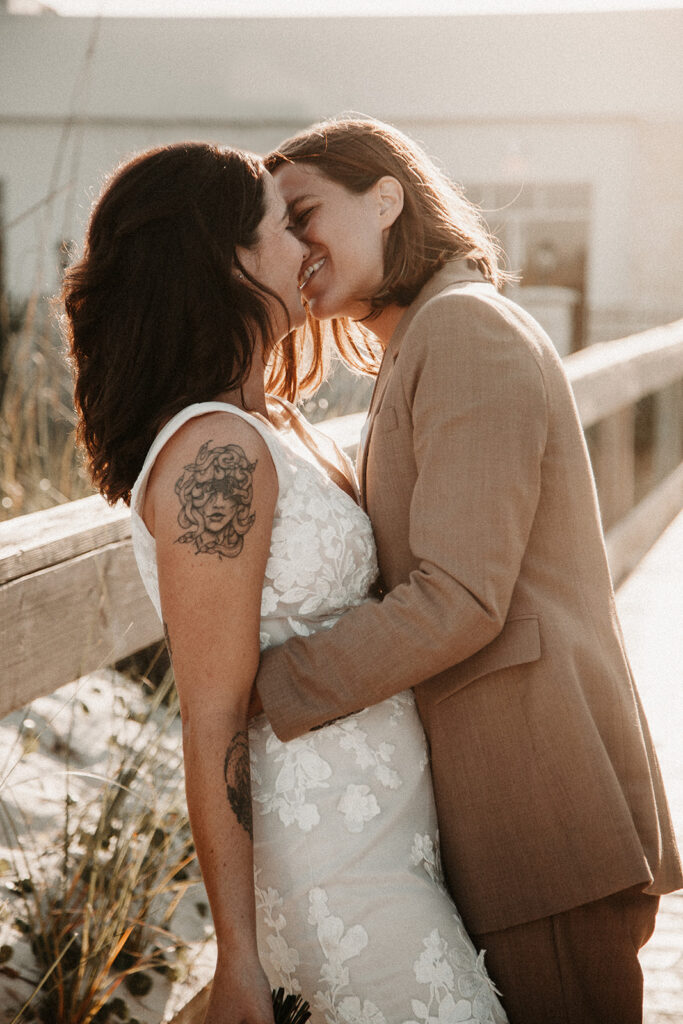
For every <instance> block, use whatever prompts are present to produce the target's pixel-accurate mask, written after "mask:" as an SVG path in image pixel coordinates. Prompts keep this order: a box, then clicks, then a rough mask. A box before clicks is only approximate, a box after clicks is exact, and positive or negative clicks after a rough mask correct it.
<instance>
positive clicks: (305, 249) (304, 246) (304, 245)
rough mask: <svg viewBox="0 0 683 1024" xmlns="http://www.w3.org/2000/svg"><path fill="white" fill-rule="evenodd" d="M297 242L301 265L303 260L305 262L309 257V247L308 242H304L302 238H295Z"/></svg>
mask: <svg viewBox="0 0 683 1024" xmlns="http://www.w3.org/2000/svg"><path fill="white" fill-rule="evenodd" d="M297 241H298V243H299V248H300V249H301V262H302V263H303V262H304V260H307V259H308V257H309V256H310V255H311V247H310V246H309V244H308V242H305V241H304V240H303V238H299V237H297Z"/></svg>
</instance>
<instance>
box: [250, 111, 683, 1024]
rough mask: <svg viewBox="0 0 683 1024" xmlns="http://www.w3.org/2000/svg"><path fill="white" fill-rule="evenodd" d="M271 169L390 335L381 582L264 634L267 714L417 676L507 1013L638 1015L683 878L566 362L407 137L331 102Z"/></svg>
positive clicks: (450, 833)
mask: <svg viewBox="0 0 683 1024" xmlns="http://www.w3.org/2000/svg"><path fill="white" fill-rule="evenodd" d="M269 166H270V169H271V171H272V172H273V173H274V177H275V180H276V182H277V184H278V186H279V188H280V190H281V193H282V195H283V196H284V197H285V199H286V201H287V203H288V205H289V208H290V213H291V216H292V218H293V221H294V224H295V230H296V232H297V233H298V236H299V238H300V239H301V240H302V241H303V242H304V243H305V244H306V246H307V247H308V250H309V252H310V255H309V257H308V259H307V260H306V261H305V265H304V269H303V273H302V277H301V287H302V294H303V296H304V297H305V299H306V301H307V304H308V310H309V313H310V314H312V316H313V317H314V318H316V319H317V320H325V321H327V320H332V321H333V323H334V324H335V326H336V329H337V336H338V337H340V336H341V335H340V334H339V330H340V329H341V330H343V328H344V325H345V324H346V325H348V324H349V322H350V321H362V323H363V326H364V329H365V330H366V332H369V333H370V335H371V336H373V337H374V339H376V340H377V341H378V342H379V345H380V346H381V349H382V350H383V358H382V360H381V367H380V368H379V374H378V378H377V383H376V387H375V392H374V395H373V399H372V404H371V408H370V415H369V420H368V424H367V428H366V436H365V438H364V444H363V445H362V446H361V451H360V455H359V464H358V472H359V478H360V481H361V486H362V494H363V502H364V506H365V508H366V509H367V511H368V512H369V515H370V518H371V521H372V525H373V529H374V533H375V537H376V541H377V549H378V558H379V565H380V569H381V572H382V576H383V579H384V583H385V585H386V595H385V597H384V599H383V600H382V602H381V603H366V604H363V605H362V606H361V607H358V608H354V609H352V610H350V611H348V612H347V613H346V614H345V615H344V616H343V617H342V618H341V619H340V621H339V622H337V623H336V625H334V626H333V628H331V629H330V630H328V631H325V632H320V633H318V634H316V635H314V636H310V637H297V638H294V639H291V640H290V641H288V642H287V643H286V644H284V645H283V646H282V647H280V648H275V649H272V650H271V651H269V652H267V653H266V654H265V655H264V656H263V661H262V667H261V670H260V673H259V676H258V679H257V686H258V693H259V696H260V698H261V700H262V703H263V706H264V708H265V711H266V713H267V715H268V718H269V720H270V722H271V725H272V726H273V728H274V730H275V732H276V733H277V735H278V736H279V737H280V738H281V739H283V740H289V739H291V738H293V737H296V736H299V735H301V734H303V733H305V732H307V731H308V730H311V729H314V728H315V727H316V726H319V725H320V724H321V723H324V722H327V721H329V720H331V719H334V718H337V717H340V716H344V715H347V714H349V713H351V712H354V711H357V710H358V709H360V708H362V707H365V706H368V705H371V704H375V703H377V702H379V701H382V700H384V699H385V698H387V697H389V696H391V695H393V694H396V693H398V692H399V691H402V690H404V689H405V688H406V687H411V686H412V687H415V688H416V689H415V693H416V698H417V702H418V707H419V710H420V714H421V717H422V719H423V723H424V726H425V729H426V732H427V735H428V738H429V742H430V746H431V758H432V773H433V779H434V788H435V793H436V801H437V810H438V817H439V824H440V832H441V844H442V855H443V859H444V866H445V870H446V874H447V878H448V882H449V885H450V888H451V891H452V893H453V895H454V897H455V900H456V902H457V905H458V907H459V908H460V910H461V912H462V914H463V917H464V920H465V923H466V925H467V927H468V929H469V931H470V933H471V934H472V935H473V937H474V940H475V942H476V943H477V944H478V945H479V946H480V947H483V948H485V949H486V950H487V963H488V965H489V968H490V970H491V972H492V975H493V976H494V977H495V978H496V981H497V984H498V986H499V987H500V989H501V991H502V993H503V996H504V1000H505V1005H506V1008H507V1012H508V1015H509V1018H510V1021H511V1022H512V1024H549V1022H551V1021H552V1022H553V1024H556V1022H567V1024H569V1022H572V1024H578V1022H579V1021H580V1022H581V1024H591V1022H594V1024H609V1022H614V1024H635V1022H637V1021H640V1020H641V1018H642V974H641V970H640V966H639V963H638V949H639V948H640V947H641V946H642V945H643V944H644V943H645V942H646V941H647V939H648V938H649V936H650V935H651V933H652V930H653V928H654V920H655V914H656V910H657V905H658V897H659V895H660V894H662V893H666V892H669V891H671V890H673V889H675V888H677V887H678V886H680V885H681V883H682V881H683V879H682V875H681V868H680V863H679V860H678V855H677V851H676V846H675V841H674V837H673V831H672V827H671V822H670V819H669V813H668V809H667V804H666V798H665V795H664V791H663V787H662V780H661V777H660V772H659V767H658V764H657V759H656V755H655V753H654V750H653V747H652V743H651V740H650V735H649V732H648V727H647V723H646V721H645V718H644V716H643V712H642V708H641V705H640V701H639V698H638V694H637V691H636V689H635V685H634V682H633V679H632V676H631V672H630V669H629V665H628V661H627V657H626V654H625V652H624V648H623V642H622V636H621V632H620V628H619V623H618V621H617V616H616V611H615V605H614V595H613V590H612V585H611V581H610V575H609V570H608V566H607V561H606V557H605V549H604V543H603V537H602V532H601V527H600V518H599V512H598V506H597V501H596V495H595V489H594V484H593V478H592V474H591V469H590V464H589V459H588V454H587V451H586V446H585V443H584V439H583V434H582V430H581V426H580V423H579V419H578V416H577V412H576V408H575V405H574V401H573V397H572V393H571V389H570V386H569V384H568V382H567V379H566V376H565V374H564V372H563V368H562V364H561V361H560V359H559V358H558V356H557V354H556V352H555V350H554V348H553V345H552V344H551V342H550V341H549V339H548V338H547V336H546V335H545V334H544V332H543V331H542V330H541V328H540V327H539V326H538V324H537V323H535V321H534V320H533V319H532V318H531V317H530V316H529V315H528V314H527V313H525V312H524V311H523V310H522V309H521V308H520V307H519V306H517V305H515V303H513V302H511V301H509V300H508V299H506V298H504V297H503V296H501V294H500V293H499V291H498V288H499V286H500V285H501V283H502V281H503V276H504V275H502V274H501V272H500V270H499V268H498V265H497V261H496V248H495V245H494V243H493V242H492V240H491V239H490V238H489V237H488V236H487V234H486V232H485V231H484V229H483V227H482V225H481V222H480V220H479V218H478V216H477V213H476V211H475V210H474V208H473V207H472V206H471V205H470V204H469V203H468V202H467V201H466V200H465V199H464V198H463V197H462V195H461V194H460V193H459V192H458V191H457V190H455V189H454V188H453V187H452V186H451V184H450V183H449V182H448V181H447V180H446V179H445V178H444V177H443V176H442V175H441V174H440V173H439V172H438V171H437V169H436V168H435V167H434V166H433V165H432V164H431V162H430V161H429V160H428V159H427V158H426V157H425V155H424V154H423V153H422V151H421V150H420V149H419V148H418V147H417V146H415V145H414V144H413V143H412V142H411V141H410V140H408V139H406V138H405V137H404V136H403V135H402V134H401V133H399V132H397V131H396V130H394V129H393V128H391V127H389V126H387V125H384V124H381V123H379V122H376V121H367V120H350V119H346V120H337V121H332V122H328V123H325V124H323V125H318V126H316V127H314V128H312V129H310V130H307V131H305V132H302V133H301V134H300V135H298V136H296V137H295V138H293V139H290V140H288V141H287V142H286V143H285V144H284V145H283V146H282V147H281V150H280V151H279V152H277V153H275V154H273V155H272V156H271V157H270V159H269ZM368 204H370V206H372V209H373V211H374V214H378V216H374V215H373V216H367V213H368V210H369V208H370V206H369V205H368ZM378 224H379V225H380V227H379V228H378ZM347 351H348V346H347ZM425 680H426V681H425Z"/></svg>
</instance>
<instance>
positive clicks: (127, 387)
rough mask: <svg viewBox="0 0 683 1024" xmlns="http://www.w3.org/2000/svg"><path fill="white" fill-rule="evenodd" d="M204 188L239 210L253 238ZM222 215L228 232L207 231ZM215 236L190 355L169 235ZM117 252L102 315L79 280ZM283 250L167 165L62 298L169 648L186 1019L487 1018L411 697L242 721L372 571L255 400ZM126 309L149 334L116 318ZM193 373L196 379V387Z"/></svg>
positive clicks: (88, 398)
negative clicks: (338, 715)
mask: <svg viewBox="0 0 683 1024" xmlns="http://www.w3.org/2000/svg"><path fill="white" fill-rule="evenodd" d="M191 175H194V177H195V180H196V182H197V190H196V196H195V200H194V203H195V207H194V209H190V210H189V212H188V210H187V209H186V207H184V206H179V205H178V203H177V202H176V201H175V200H177V199H178V198H179V197H180V196H182V197H183V198H184V199H186V200H187V197H188V195H189V188H188V180H190V179H189V176H191ZM231 185H232V193H230V186H231ZM226 193H227V195H228V198H230V196H231V195H232V196H234V195H239V196H240V197H241V198H242V202H243V205H247V204H249V203H250V204H251V206H252V207H253V212H252V222H251V223H249V220H248V216H247V214H246V213H245V210H244V208H241V209H240V208H239V202H238V200H236V199H234V198H233V199H231V202H232V208H230V203H229V202H227V201H226ZM219 196H220V197H219ZM133 199H135V200H136V203H134V202H133ZM189 205H190V206H192V204H189ZM133 206H134V207H135V209H131V208H132V207H133ZM234 207H238V209H237V211H236V212H235V209H234ZM226 211H228V212H230V213H231V216H232V220H231V221H230V230H228V229H227V228H226V227H225V223H224V222H223V227H222V228H217V227H216V225H217V224H220V223H222V222H221V220H220V218H221V217H226V216H227V213H226ZM221 231H223V232H224V234H225V235H226V236H227V240H226V237H223V238H220V243H219V244H221V245H222V246H223V250H224V251H227V252H228V253H229V260H228V266H229V270H230V277H229V280H228V281H226V282H225V283H224V287H225V289H226V290H231V294H230V303H231V306H230V308H231V310H233V311H234V310H235V309H236V310H237V314H235V315H234V320H233V322H232V323H229V322H228V323H226V324H225V325H224V326H225V328H226V329H225V331H224V332H223V334H222V335H221V334H220V332H217V333H215V334H214V335H213V336H212V335H211V333H210V332H208V333H207V332H206V331H205V330H203V328H205V327H206V326H207V324H208V325H209V326H211V325H210V321H209V317H208V316H204V322H203V323H202V324H201V327H202V330H200V328H199V327H196V326H195V321H196V323H200V322H201V321H202V316H203V313H202V309H201V302H203V303H205V304H208V305H210V304H211V302H212V301H213V302H214V306H215V307H216V308H217V309H218V312H219V314H220V313H221V312H222V314H223V315H224V316H226V315H227V314H226V313H225V310H224V309H222V308H221V300H220V298H216V295H217V294H218V292H217V291H216V287H215V280H216V278H215V279H214V280H213V281H211V280H210V279H209V278H210V273H211V271H215V270H216V266H215V263H214V265H213V266H211V260H210V258H209V257H206V259H205V261H204V266H202V267H200V268H191V267H190V264H189V263H185V264H183V260H186V259H187V258H188V256H191V255H192V252H193V250H192V249H191V247H190V246H189V244H188V240H189V239H191V238H192V236H193V233H194V234H199V235H201V232H204V237H203V238H201V241H202V243H203V244H204V245H206V243H207V242H208V241H210V240H211V241H215V240H216V239H215V236H217V235H220V232H221ZM212 232H213V233H214V237H213V238H212V237H211V233H212ZM119 237H122V238H124V239H125V245H124V244H122V245H121V249H122V259H121V261H120V262H119V264H118V265H117V266H118V273H117V272H116V267H115V266H113V265H112V264H111V263H110V264H108V265H107V266H106V268H105V269H106V270H107V272H108V273H109V277H108V278H107V277H106V274H105V280H106V281H107V282H108V284H107V289H105V298H103V297H102V284H101V282H102V275H101V274H98V273H95V271H98V270H99V269H100V268H101V265H102V264H105V262H106V260H105V257H106V259H108V260H111V257H112V249H113V250H116V240H117V238H119ZM174 247H175V249H176V250H177V253H179V254H180V257H181V258H180V259H179V260H178V262H177V263H174V262H173V255H172V254H173V252H174ZM124 250H125V252H124ZM198 251H199V249H198V248H196V249H195V250H194V252H195V253H197V252H198ZM162 252H163V253H164V254H165V255H164V256H163V258H162V256H161V255H160V253H162ZM169 253H170V254H171V255H170V256H169ZM306 255H307V253H306V250H305V248H304V247H303V246H302V245H301V244H300V243H299V242H298V241H297V240H296V238H295V237H294V236H293V235H292V234H291V233H290V232H289V231H288V218H287V211H286V208H285V207H284V204H283V201H282V199H281V198H280V197H279V195H278V193H277V191H276V190H275V187H274V185H273V183H272V179H270V177H269V176H268V175H267V174H266V173H265V172H264V171H263V169H262V167H261V165H260V164H259V163H258V161H256V160H254V159H252V158H249V157H246V156H245V155H244V154H240V153H237V152H235V151H229V150H218V149H217V148H215V147H207V146H200V145H195V146H179V147H167V148H165V149H163V150H159V151H154V152H152V153H150V154H145V155H143V156H142V157H140V158H138V159H137V160H135V161H133V162H132V163H131V164H130V165H128V166H127V167H124V168H123V170H121V171H119V172H118V174H117V175H116V176H115V177H114V178H113V180H112V181H111V182H110V184H109V186H108V188H107V190H106V191H105V193H104V195H103V197H102V199H101V200H100V201H99V204H98V206H97V207H96V208H95V211H94V213H93V215H92V218H91V224H90V227H89V233H88V239H87V246H86V252H85V256H84V258H83V260H81V261H80V263H79V264H77V265H76V266H75V267H74V268H72V270H71V271H70V272H69V274H68V275H67V279H66V284H65V303H66V309H67V318H68V324H67V327H68V330H69V332H70V340H71V349H72V355H73V358H74V362H75V365H76V401H77V405H78V408H79V412H80V414H81V438H82V440H83V442H84V444H85V446H86V448H87V451H88V455H89V458H90V467H91V472H92V474H93V477H94V479H95V481H96V482H97V483H98V486H99V487H100V489H101V491H102V492H103V493H104V494H105V495H106V496H107V497H108V498H109V499H110V500H115V499H116V498H118V497H123V498H124V500H129V501H130V504H131V511H132V529H133V542H134V548H135V555H136V558H137V561H138V565H139V568H140V572H141V575H142V578H143V581H144V583H145V586H146V587H147V590H148V592H149V594H150V597H151V599H152V601H153V603H154V605H155V607H156V609H157V611H158V613H159V616H160V618H162V620H163V622H164V627H165V630H166V637H167V641H168V643H169V647H170V649H171V652H172V658H173V664H174V669H175V674H176V681H177V686H178V693H179V697H180V705H181V713H182V716H183V735H184V749H185V765H186V779H187V794H188V806H189V809H190V817H191V821H192V827H193V833H194V837H195V842H196V846H197V852H198V856H199V861H200V865H201V867H202V872H203V875H204V879H205V882H206V886H207V892H208V895H209V900H210V903H211V909H212V913H213V917H214V924H215V927H216V935H217V941H218V963H217V968H216V974H215V978H214V984H213V988H212V995H211V1000H210V1004H209V1009H208V1012H207V1017H206V1022H207V1024H238V1022H241V1024H268V1022H272V1010H271V1008H270V994H269V993H270V987H278V986H284V988H285V989H286V990H287V991H290V992H297V993H301V994H302V995H303V996H304V998H305V999H307V1000H308V1001H309V1003H310V1005H311V1011H312V1018H311V1019H312V1021H313V1024H323V1022H326V1024H342V1022H343V1024H409V1022H410V1024H451V1022H456V1021H457V1022H460V1021H469V1022H472V1024H501V1022H504V1021H505V1020H506V1017H505V1014H504V1012H503V1010H502V1008H501V1005H500V1003H499V1001H498V999H497V997H496V994H495V990H494V988H493V985H492V983H491V982H490V980H489V979H488V977H487V974H486V972H485V969H484V965H483V953H480V954H478V953H477V952H476V950H475V949H474V947H473V945H472V943H471V941H470V940H469V938H468V936H467V933H466V931H465V929H464V927H463V925H462V922H461V920H460V918H459V916H458V913H457V910H456V908H455V907H454V905H453V903H452V901H451V899H450V897H449V896H448V894H447V892H446V890H445V887H444V883H443V877H442V874H441V869H440V864H439V853H438V838H437V828H436V816H435V811H434V803H433V798H432V792H431V780H430V773H429V759H428V752H427V749H426V743H425V737H424V733H423V730H422V726H421V724H420V720H419V718H418V715H417V712H416V709H415V705H414V701H413V698H412V694H411V693H410V692H406V693H402V694H399V695H398V696H396V697H394V698H392V699H390V700H388V701H385V702H384V703H382V704H379V705H377V706H375V707H371V708H368V709H366V710H364V711H361V712H359V713H357V714H355V715H352V716H350V717H348V718H345V719H343V720H339V721H337V722H332V723H329V724H328V725H326V726H324V727H323V728H321V729H318V730H316V731H314V732H311V733H309V734H307V735H305V736H302V737H300V738H299V739H296V740H293V741H291V742H288V743H282V742H280V741H279V740H278V739H277V738H276V736H275V735H274V733H273V731H272V730H271V728H270V726H269V724H268V722H267V721H266V720H265V717H264V716H263V715H259V716H257V717H256V718H254V719H253V720H252V722H251V725H250V726H249V727H247V717H248V706H249V698H250V691H251V685H252V682H253V678H254V675H255V673H256V667H257V663H258V653H259V649H263V648H264V647H267V646H271V645H273V644H278V643H281V642H283V641H284V640H285V639H287V638H288V637H290V636H292V635H294V634H308V633H310V632H313V631H315V630H319V629H325V628H328V627H329V626H331V625H332V623H333V622H335V621H336V619H337V618H338V617H339V616H340V615H342V614H343V613H344V611H345V610H346V609H348V608H350V607H352V606H354V605H357V604H358V603H360V602H362V601H365V600H372V598H371V596H370V590H371V586H372V584H373V582H374V581H375V578H376V576H377V564H376V558H375V549H374V542H373V537H372V531H371V527H370V523H369V520H368V518H367V516H366V515H365V513H364V512H363V510H362V509H361V508H360V506H359V505H358V502H357V494H356V492H355V486H354V484H353V482H352V470H351V468H350V465H349V464H348V462H347V461H346V460H345V459H344V458H343V457H342V456H341V455H340V454H339V452H338V451H337V450H336V449H335V448H334V446H332V445H331V444H330V443H329V442H327V441H326V440H325V439H324V438H323V437H322V435H319V434H317V433H316V432H315V431H313V430H312V429H311V428H309V427H308V425H307V424H305V422H304V421H303V420H302V419H301V417H300V416H299V415H298V413H297V412H296V410H295V408H294V407H293V406H292V405H291V404H290V403H289V402H287V401H285V400H283V399H272V398H268V399H266V395H265V384H264V367H263V363H264V359H263V352H264V351H266V352H267V351H268V349H269V348H270V345H269V344H266V343H263V338H264V337H269V336H270V337H274V338H281V337H282V336H283V335H284V334H286V332H287V329H288V327H289V326H290V325H291V324H296V323H301V321H302V311H301V302H300V298H299V294H298V287H297V275H298V274H299V272H300V270H301V266H302V261H303V260H304V258H305V256H306ZM138 257H140V258H139V259H138ZM145 260H146V261H147V263H146V264H145V262H144V261H145ZM159 263H164V266H163V267H162V269H161V271H160V270H159V267H158V264H159ZM183 266H184V269H183V270H182V273H181V269H180V268H181V267H183ZM124 268H125V270H124ZM125 271H130V272H129V273H128V276H127V277H126V272H125ZM141 271H146V273H143V276H142V277H140V273H141ZM174 274H175V275H176V279H175V280H174V277H173V275H174ZM155 275H156V280H155ZM133 276H135V283H132V281H133ZM216 277H218V275H216ZM181 278H182V279H183V288H182V289H180V288H179V284H180V279H181ZM188 282H189V283H188ZM193 287H194V289H195V290H194V292H193V291H192V288H193ZM159 288H160V289H161V294H163V295H171V294H173V301H175V303H176V305H175V309H174V310H172V312H173V313H174V314H175V315H173V316H171V315H170V314H169V315H168V316H165V317H162V318H161V320H159V317H158V316H154V315H153V313H154V310H152V309H149V308H148V307H149V305H150V304H153V302H154V296H155V295H156V296H158V295H159V291H155V289H159ZM174 288H176V291H175V292H173V289H174ZM117 289H119V291H118V294H117ZM136 289H137V291H136ZM163 289H165V290H166V291H165V292H164V291H163ZM278 297H279V298H278ZM168 301H169V303H171V304H172V302H171V299H170V298H169V300H168ZM98 303H99V305H98ZM117 303H118V304H117ZM143 303H144V304H145V305H144V306H143ZM119 304H120V306H121V308H125V315H124V313H121V315H119V311H120V310H119ZM143 308H145V309H146V312H147V313H148V315H149V319H145V317H144V316H137V317H136V316H135V315H133V312H137V313H138V314H139V313H140V311H141V310H142V309H143ZM103 310H106V311H107V313H108V318H107V317H106V316H99V317H98V316H97V315H96V314H97V312H98V311H99V312H100V313H101V312H102V311H103ZM264 310H265V316H264V314H263V311H264ZM157 313H158V310H157ZM129 314H130V315H129ZM181 314H182V315H181ZM117 317H118V319H117ZM193 318H195V319H194V320H193ZM217 319H219V317H217ZM215 326H216V322H215V321H214V324H213V327H214V328H215ZM235 337H237V338H238V339H240V341H241V342H242V343H243V344H242V347H241V348H240V345H239V344H236V343H235V341H234V339H235ZM245 338H246V343H244V339H245ZM207 339H208V340H207ZM226 352H227V353H228V355H227V356H226ZM207 354H208V355H210V358H207ZM202 360H203V361H204V362H203V363H202ZM221 360H222V361H223V362H221ZM202 366H203V369H202ZM212 366H213V367H215V372H214V377H213V381H210V382H209V385H206V384H203V383H198V382H199V381H201V380H202V378H201V377H200V376H199V374H200V371H201V373H202V375H203V376H207V375H210V371H211V368H212ZM290 370H291V368H290ZM193 378H194V383H193ZM290 379H291V378H290ZM216 381H218V382H221V381H222V383H223V386H222V387H217V386H215V385H216ZM211 383H213V389H211ZM117 389H118V390H117ZM202 389H203V390H202ZM281 391H286V388H285V387H281ZM290 393H292V392H291V389H290ZM115 398H118V403H117V402H116V401H115V400H114V399H115ZM110 399H111V401H110ZM252 872H253V874H252ZM252 878H253V881H252Z"/></svg>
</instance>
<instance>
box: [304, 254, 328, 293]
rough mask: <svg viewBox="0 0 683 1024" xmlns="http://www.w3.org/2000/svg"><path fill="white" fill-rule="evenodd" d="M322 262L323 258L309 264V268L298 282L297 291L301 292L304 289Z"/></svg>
mask: <svg viewBox="0 0 683 1024" xmlns="http://www.w3.org/2000/svg"><path fill="white" fill-rule="evenodd" d="M324 262H325V257H324V256H323V258H322V259H320V260H316V262H315V263H311V265H310V267H306V269H305V270H304V272H303V274H302V275H301V280H300V281H299V291H302V290H303V289H304V288H305V287H306V285H307V284H308V282H309V281H310V280H311V278H312V277H313V275H314V274H315V273H316V271H318V270H320V268H321V267H322V265H323V263H324Z"/></svg>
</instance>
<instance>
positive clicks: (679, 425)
mask: <svg viewBox="0 0 683 1024" xmlns="http://www.w3.org/2000/svg"><path fill="white" fill-rule="evenodd" d="M655 401H656V404H655V431H654V433H655V437H654V444H655V450H654V459H653V462H654V465H653V470H654V480H655V483H657V482H658V481H660V480H663V479H664V477H665V476H667V474H669V473H670V472H671V471H672V470H673V469H674V468H675V467H676V466H677V465H678V464H679V462H680V461H681V459H683V381H680V380H679V381H676V382H675V383H674V384H671V385H669V387H668V388H663V389H662V390H661V391H660V392H659V394H658V395H657V397H656V400H655Z"/></svg>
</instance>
